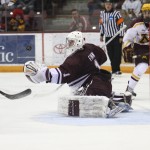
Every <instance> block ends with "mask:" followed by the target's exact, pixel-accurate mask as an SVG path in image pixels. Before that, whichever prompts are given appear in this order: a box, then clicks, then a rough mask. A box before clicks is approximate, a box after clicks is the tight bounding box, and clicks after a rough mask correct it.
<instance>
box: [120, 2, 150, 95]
mask: <svg viewBox="0 0 150 150" xmlns="http://www.w3.org/2000/svg"><path fill="white" fill-rule="evenodd" d="M149 24H150V4H149V3H148V4H143V6H142V18H141V19H138V20H137V22H135V23H134V25H133V27H131V28H129V29H128V30H127V32H126V34H125V35H124V38H123V52H124V60H125V62H133V58H132V57H133V55H135V68H134V70H133V73H132V75H131V78H130V79H129V82H128V85H127V89H126V90H127V91H129V92H131V93H132V95H133V96H136V93H135V92H134V88H135V86H136V85H137V83H138V81H139V80H140V78H141V76H142V75H143V74H144V73H145V72H146V70H147V69H148V65H149V32H150V31H149Z"/></svg>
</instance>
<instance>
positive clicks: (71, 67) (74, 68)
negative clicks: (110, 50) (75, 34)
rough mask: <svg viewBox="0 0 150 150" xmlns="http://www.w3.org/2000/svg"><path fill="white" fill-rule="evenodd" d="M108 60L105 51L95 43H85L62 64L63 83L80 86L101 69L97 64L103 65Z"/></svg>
mask: <svg viewBox="0 0 150 150" xmlns="http://www.w3.org/2000/svg"><path fill="white" fill-rule="evenodd" d="M106 60H107V57H106V54H105V52H104V51H103V50H102V49H101V48H100V47H98V46H95V45H93V44H85V45H84V46H83V49H79V50H77V51H76V52H75V53H73V54H71V55H70V56H68V57H67V58H66V60H65V61H64V63H63V64H62V65H60V67H59V69H60V71H61V78H62V83H68V84H69V86H75V87H80V86H81V85H82V84H83V83H84V82H85V81H86V80H87V79H88V78H89V77H90V76H91V75H92V74H94V73H96V72H98V71H99V68H98V67H97V64H99V66H100V65H102V64H103V63H104V62H105V61H106Z"/></svg>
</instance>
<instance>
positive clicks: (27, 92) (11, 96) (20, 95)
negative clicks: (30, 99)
mask: <svg viewBox="0 0 150 150" xmlns="http://www.w3.org/2000/svg"><path fill="white" fill-rule="evenodd" d="M31 92H32V91H31V89H26V90H24V91H22V92H19V93H17V94H8V93H5V92H3V91H0V94H2V95H3V96H5V97H7V98H8V99H10V100H15V99H19V98H23V97H26V96H28V95H30V94H31Z"/></svg>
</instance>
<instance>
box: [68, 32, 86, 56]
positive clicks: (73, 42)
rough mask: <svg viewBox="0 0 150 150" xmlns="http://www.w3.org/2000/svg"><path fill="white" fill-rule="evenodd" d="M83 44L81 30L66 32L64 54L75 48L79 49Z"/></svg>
mask: <svg viewBox="0 0 150 150" xmlns="http://www.w3.org/2000/svg"><path fill="white" fill-rule="evenodd" d="M84 44H85V38H84V37H83V34H82V32H80V31H73V32H71V33H69V34H68V36H67V38H66V46H67V47H66V54H67V55H70V54H72V53H74V52H75V51H76V50H78V49H81V48H82V47H83V45H84Z"/></svg>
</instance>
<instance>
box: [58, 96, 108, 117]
mask: <svg viewBox="0 0 150 150" xmlns="http://www.w3.org/2000/svg"><path fill="white" fill-rule="evenodd" d="M108 102H109V98H107V97H105V96H61V97H59V100H58V112H59V113H61V114H64V115H65V116H79V117H100V118H106V117H107V112H108Z"/></svg>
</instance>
